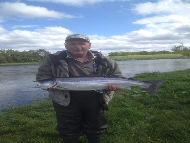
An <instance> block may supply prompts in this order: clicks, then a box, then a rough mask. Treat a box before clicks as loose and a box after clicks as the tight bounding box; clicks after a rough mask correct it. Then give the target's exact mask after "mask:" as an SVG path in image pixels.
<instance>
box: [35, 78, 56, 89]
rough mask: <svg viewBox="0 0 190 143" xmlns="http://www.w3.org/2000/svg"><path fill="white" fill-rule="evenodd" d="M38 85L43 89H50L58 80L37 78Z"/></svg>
mask: <svg viewBox="0 0 190 143" xmlns="http://www.w3.org/2000/svg"><path fill="white" fill-rule="evenodd" d="M36 82H37V84H36V87H37V88H42V89H48V88H50V87H53V86H55V85H56V81H55V80H52V79H44V80H37V81H36Z"/></svg>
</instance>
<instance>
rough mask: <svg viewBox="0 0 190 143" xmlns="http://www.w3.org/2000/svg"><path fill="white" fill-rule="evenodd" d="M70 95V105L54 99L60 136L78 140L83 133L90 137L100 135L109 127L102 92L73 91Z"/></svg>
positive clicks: (64, 138) (65, 138)
mask: <svg viewBox="0 0 190 143" xmlns="http://www.w3.org/2000/svg"><path fill="white" fill-rule="evenodd" d="M70 96H71V97H70V103H69V105H68V106H62V105H59V104H58V103H56V102H54V101H53V106H54V108H55V111H56V116H57V122H58V124H57V130H58V132H59V134H60V137H61V138H62V139H63V140H77V139H78V137H79V136H80V135H81V134H82V133H84V134H86V135H87V137H88V139H90V138H93V137H94V138H96V137H100V135H101V134H102V133H103V132H104V131H105V130H106V128H107V120H106V117H105V114H104V111H103V110H102V104H101V99H100V96H101V94H100V93H98V92H96V91H71V92H70ZM92 140H93V139H92Z"/></svg>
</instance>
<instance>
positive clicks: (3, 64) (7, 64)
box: [0, 62, 42, 66]
mask: <svg viewBox="0 0 190 143" xmlns="http://www.w3.org/2000/svg"><path fill="white" fill-rule="evenodd" d="M41 63H42V62H25V63H1V64H0V66H5V65H6V66H12V65H32V64H41Z"/></svg>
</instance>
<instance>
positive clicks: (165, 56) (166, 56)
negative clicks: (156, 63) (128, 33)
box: [109, 54, 182, 61]
mask: <svg viewBox="0 0 190 143" xmlns="http://www.w3.org/2000/svg"><path fill="white" fill-rule="evenodd" d="M109 57H110V58H111V59H113V60H116V61H122V60H150V59H172V58H181V57H182V55H181V54H158V55H128V56H109Z"/></svg>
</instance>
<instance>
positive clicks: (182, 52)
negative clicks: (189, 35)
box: [109, 44, 190, 60]
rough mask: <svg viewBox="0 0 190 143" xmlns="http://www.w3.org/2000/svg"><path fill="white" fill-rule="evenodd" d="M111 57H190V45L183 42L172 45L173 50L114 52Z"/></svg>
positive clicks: (144, 58) (143, 58)
mask: <svg viewBox="0 0 190 143" xmlns="http://www.w3.org/2000/svg"><path fill="white" fill-rule="evenodd" d="M109 57H110V58H112V59H113V60H147V59H170V58H182V57H186V58H187V57H190V47H189V48H187V47H185V46H184V45H183V44H180V45H178V46H175V45H174V47H172V49H171V51H152V52H147V51H141V52H112V53H109Z"/></svg>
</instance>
